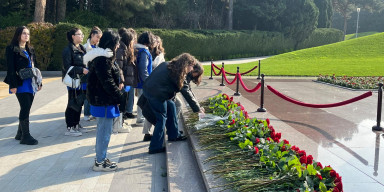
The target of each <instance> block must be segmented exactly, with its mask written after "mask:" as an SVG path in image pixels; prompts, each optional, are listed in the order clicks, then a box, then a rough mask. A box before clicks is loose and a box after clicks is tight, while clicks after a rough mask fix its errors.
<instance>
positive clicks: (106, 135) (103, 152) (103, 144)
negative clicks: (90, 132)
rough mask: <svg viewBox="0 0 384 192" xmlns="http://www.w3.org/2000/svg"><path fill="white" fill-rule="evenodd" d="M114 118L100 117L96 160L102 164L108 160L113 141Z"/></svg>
mask: <svg viewBox="0 0 384 192" xmlns="http://www.w3.org/2000/svg"><path fill="white" fill-rule="evenodd" d="M112 126H113V118H105V117H98V118H97V133H96V147H95V151H96V160H97V162H99V163H101V162H102V161H104V159H106V158H107V148H108V144H109V140H110V139H111V133H112Z"/></svg>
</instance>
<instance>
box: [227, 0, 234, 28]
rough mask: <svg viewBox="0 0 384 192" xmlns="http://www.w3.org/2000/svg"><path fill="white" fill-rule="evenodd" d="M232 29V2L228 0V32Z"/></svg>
mask: <svg viewBox="0 0 384 192" xmlns="http://www.w3.org/2000/svg"><path fill="white" fill-rule="evenodd" d="M232 29H233V0H229V9H228V30H232Z"/></svg>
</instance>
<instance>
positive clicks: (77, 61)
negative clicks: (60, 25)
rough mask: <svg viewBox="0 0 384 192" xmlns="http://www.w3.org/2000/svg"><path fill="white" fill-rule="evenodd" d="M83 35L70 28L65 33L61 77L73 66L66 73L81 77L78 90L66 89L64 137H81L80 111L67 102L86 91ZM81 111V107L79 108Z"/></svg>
mask: <svg viewBox="0 0 384 192" xmlns="http://www.w3.org/2000/svg"><path fill="white" fill-rule="evenodd" d="M83 38H84V34H83V32H82V31H81V30H80V29H79V28H72V29H71V30H70V31H68V32H67V39H68V41H69V44H68V46H67V47H65V48H64V50H63V54H62V55H63V71H62V72H63V77H64V76H65V74H66V73H67V72H68V70H69V68H70V67H71V66H73V68H72V69H71V71H69V72H68V75H70V76H71V77H72V78H76V77H81V81H80V83H81V85H80V86H79V87H78V88H71V87H67V90H68V104H67V109H66V110H65V122H66V123H67V132H66V133H65V135H68V136H81V135H82V133H81V132H80V130H79V128H80V125H79V122H80V115H81V110H80V111H77V110H75V109H73V108H71V107H70V105H69V100H70V99H72V98H74V97H77V96H79V95H81V94H84V93H83V92H84V91H85V89H86V83H87V82H86V78H85V75H86V74H87V73H88V69H87V68H86V65H85V64H83V56H84V55H85V53H86V51H85V48H84V47H83V45H81V43H82V42H83ZM81 105H82V104H81ZM79 108H80V109H81V106H80V107H79Z"/></svg>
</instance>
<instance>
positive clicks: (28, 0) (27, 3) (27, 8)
mask: <svg viewBox="0 0 384 192" xmlns="http://www.w3.org/2000/svg"><path fill="white" fill-rule="evenodd" d="M25 16H26V17H27V18H29V17H30V16H31V0H25Z"/></svg>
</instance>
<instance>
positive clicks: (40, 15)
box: [33, 0, 47, 22]
mask: <svg viewBox="0 0 384 192" xmlns="http://www.w3.org/2000/svg"><path fill="white" fill-rule="evenodd" d="M46 4H47V1H46V0H36V4H35V16H34V19H33V21H34V22H44V17H45V6H46Z"/></svg>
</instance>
